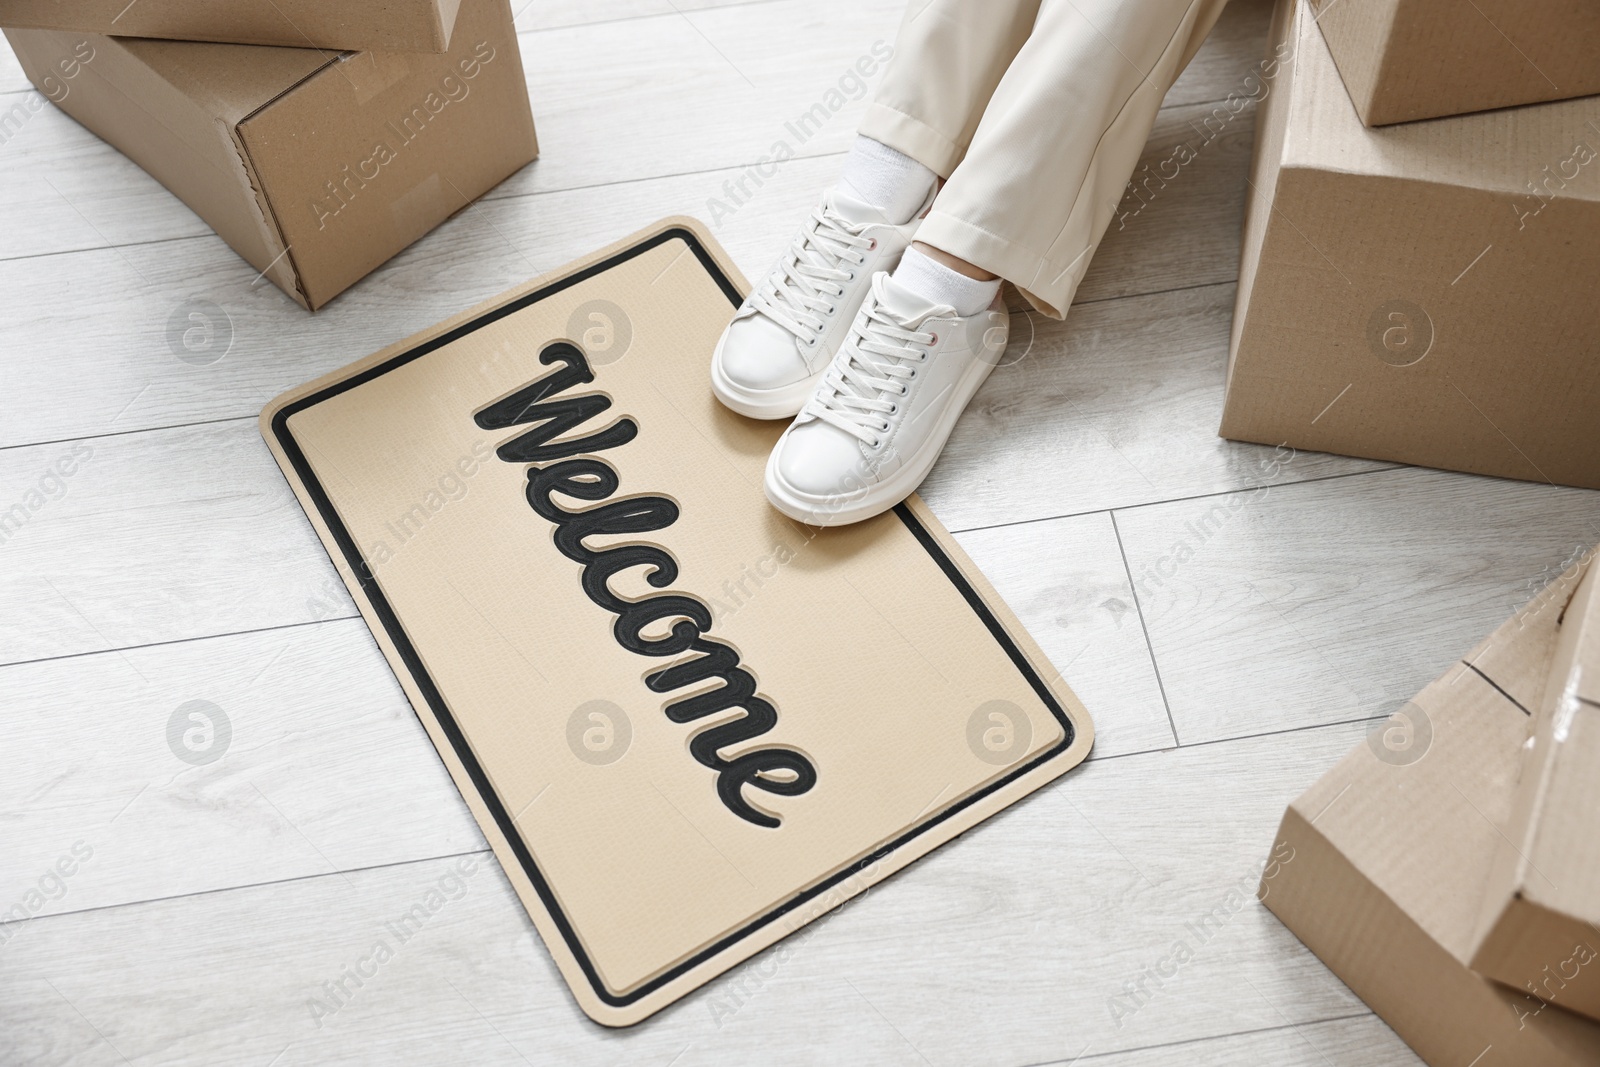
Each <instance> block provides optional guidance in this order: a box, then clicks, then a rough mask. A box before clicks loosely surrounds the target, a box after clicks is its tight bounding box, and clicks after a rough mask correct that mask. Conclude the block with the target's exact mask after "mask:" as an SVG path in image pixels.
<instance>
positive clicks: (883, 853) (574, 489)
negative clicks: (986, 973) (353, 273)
mask: <svg viewBox="0 0 1600 1067" xmlns="http://www.w3.org/2000/svg"><path fill="white" fill-rule="evenodd" d="M743 289H744V281H743V279H742V277H741V276H740V275H739V273H738V270H737V268H735V267H734V266H733V265H732V263H731V261H729V259H728V258H727V256H726V254H725V253H724V252H723V251H722V250H721V249H720V248H719V247H718V246H717V245H716V243H715V241H714V240H713V239H712V238H711V237H710V235H709V234H707V233H706V232H705V230H704V229H703V228H701V226H700V225H699V224H698V223H697V222H695V221H693V220H691V219H667V220H664V221H663V222H661V223H659V224H657V225H656V226H655V227H652V228H651V229H649V230H647V231H644V232H643V233H640V234H636V235H635V236H633V237H631V238H629V239H628V240H626V241H624V242H622V243H620V244H618V245H614V246H612V247H611V248H608V249H605V250H604V251H601V252H599V253H597V254H596V255H594V256H592V257H590V258H588V259H586V260H583V261H581V262H579V263H575V264H573V265H571V266H570V267H567V268H564V269H563V270H561V271H559V272H557V273H556V274H555V275H552V276H549V277H545V278H541V279H539V280H537V281H535V282H532V283H530V284H529V285H526V286H523V287H521V288H519V289H516V290H513V291H511V292H509V293H506V294H504V295H502V296H499V297H496V298H495V299H493V300H491V301H489V302H487V303H485V304H483V305H481V306H479V307H477V308H474V309H473V310H471V311H468V312H466V313H464V314H462V315H459V316H457V317H455V318H453V319H451V320H449V321H447V322H444V323H441V324H439V325H438V326H436V327H434V328H432V329H429V330H427V331H424V332H423V333H421V334H418V335H417V336H415V337H412V338H409V339H407V340H404V341H401V342H399V343H398V344H395V345H392V346H390V347H389V348H387V349H385V350H383V351H382V352H379V353H377V354H376V355H373V356H370V357H368V358H367V359H364V360H362V361H360V362H359V363H356V364H354V365H352V366H350V367H347V368H345V369H344V370H341V371H337V372H335V373H333V374H331V375H328V376H327V377H325V378H322V379H319V380H318V381H315V382H312V383H311V384H309V385H306V386H303V387H301V388H299V389H296V390H293V391H292V392H290V393H287V394H285V395H284V396H281V397H279V398H278V399H277V400H275V401H273V402H272V403H271V404H270V405H268V407H267V409H266V410H265V411H264V412H263V413H262V416H261V427H262V433H263V434H264V436H265V437H266V439H267V443H268V445H269V446H270V447H271V449H272V451H273V454H274V455H275V456H276V458H277V460H278V463H279V465H280V466H281V467H282V468H283V471H284V474H285V476H286V477H287V478H288V480H289V483H290V484H291V485H292V486H293V487H294V491H295V494H296V495H297V496H298V497H299V498H300V503H301V505H302V506H303V507H304V508H305V510H306V514H307V515H308V516H309V517H310V519H311V522H312V524H313V525H314V526H315V527H316V529H317V533H318V535H319V536H321V538H322V541H323V543H324V544H325V545H326V546H327V549H328V553H329V555H330V556H331V557H332V559H333V561H334V564H335V566H336V567H338V569H339V572H340V574H341V575H342V577H343V578H344V581H345V583H346V584H347V585H348V586H349V587H350V592H351V595H352V596H353V597H354V598H355V600H356V603H357V604H358V605H359V607H360V609H361V613H362V615H363V616H365V618H366V621H367V624H368V626H370V627H371V629H372V633H373V636H374V637H375V638H376V639H377V642H378V644H379V645H380V646H381V647H382V649H383V652H384V655H385V656H387V657H388V659H389V664H390V666H392V667H393V668H394V672H395V674H396V675H397V676H398V677H399V679H400V682H401V685H402V686H403V687H404V688H405V691H406V694H407V695H408V696H409V697H410V700H411V703H412V705H413V706H414V707H415V708H416V712H417V715H418V716H419V717H420V718H421V720H422V722H423V724H424V725H425V726H426V727H427V730H428V733H429V735H430V736H431V737H432V739H433V743H434V744H435V745H436V746H437V747H438V749H439V755H440V757H441V758H442V759H443V761H444V763H445V765H446V766H447V767H448V768H449V770H450V774H451V775H452V776H453V777H454V779H455V783H456V785H457V786H458V787H459V788H460V790H461V793H462V795H463V797H465V799H466V801H467V804H468V806H469V807H470V808H471V809H472V813H473V815H474V816H475V817H476V818H477V820H478V823H479V825H480V826H482V828H483V832H484V835H485V836H486V837H487V838H488V839H489V842H490V843H491V844H492V845H493V847H494V851H495V855H496V856H497V857H498V859H499V861H500V863H501V865H502V866H503V867H504V868H505V872H506V875H507V877H508V878H509V879H510V881H511V884H512V886H513V887H514V888H515V889H516V891H517V894H518V895H519V896H520V897H521V899H522V902H523V904H524V905H525V906H526V907H527V909H528V914H529V915H530V916H532V918H533V922H534V925H535V926H536V927H537V928H538V930H539V933H540V935H541V936H542V937H543V938H544V942H545V944H546V945H547V946H548V947H549V950H550V953H551V955H552V956H553V957H554V958H555V961H556V963H557V964H558V965H559V967H560V969H561V973H562V975H563V976H564V977H565V979H566V981H567V983H568V985H569V986H571V988H572V991H573V994H574V995H575V996H576V998H577V1000H578V1003H579V1005H580V1006H581V1007H582V1008H583V1010H584V1011H585V1012H586V1013H587V1014H588V1015H589V1016H590V1017H592V1018H593V1019H595V1020H596V1021H597V1022H600V1023H603V1024H606V1025H609V1026H626V1025H631V1024H633V1023H636V1022H638V1021H639V1020H640V1019H643V1018H645V1017H646V1016H648V1015H650V1014H651V1013H652V1012H655V1011H659V1010H660V1009H661V1008H663V1007H665V1006H666V1005H668V1004H670V1003H672V1002H673V1001H674V1000H676V999H678V998H679V997H681V996H683V995H684V994H685V993H687V992H689V991H690V990H692V989H694V988H695V987H697V986H699V985H701V984H702V983H704V982H706V981H708V980H709V979H711V978H713V977H715V976H716V975H718V974H720V973H721V972H723V971H726V970H727V969H729V968H730V967H733V966H734V965H735V964H737V963H739V962H740V961H741V960H744V959H746V958H748V957H750V956H751V955H753V954H754V953H756V952H759V951H760V950H761V949H763V948H765V947H766V946H768V945H771V944H772V943H773V942H775V941H777V940H779V939H780V938H782V937H784V936H785V935H787V934H790V933H792V932H794V931H795V930H797V929H798V928H800V927H801V926H803V925H805V924H806V923H808V922H810V921H811V920H813V919H816V918H817V917H819V916H820V915H822V914H824V913H826V912H827V911H828V910H830V909H832V908H834V907H837V906H838V905H839V904H840V903H842V902H843V901H845V900H847V899H849V898H850V897H852V896H854V895H856V894H858V893H861V892H862V891H864V890H866V889H868V888H869V887H870V886H872V885H873V884H875V883H876V882H877V881H879V880H881V879H882V878H884V877H885V876H887V875H889V874H891V873H893V872H894V871H896V870H898V869H899V868H901V867H904V866H905V865H906V864H908V863H910V862H911V861H912V860H914V859H916V858H917V857H919V856H922V855H924V854H926V853H927V852H929V851H930V850H932V849H934V848H936V847H937V846H939V845H940V844H943V843H944V842H946V841H948V840H950V839H951V838H952V837H955V836H956V835H957V834H960V833H961V832H962V831H964V830H966V829H968V828H970V827H971V826H973V825H975V824H976V823H978V822H980V821H981V820H983V819H985V818H987V817H988V816H990V815H993V814H994V813H995V812H997V811H999V810H1000V809H1002V808H1004V807H1005V806H1006V805H1007V804H1010V803H1012V802H1013V801H1016V800H1018V799H1019V798H1021V797H1023V796H1025V795H1026V794H1027V793H1029V792H1031V791H1032V790H1034V789H1037V788H1038V787H1039V786H1041V785H1043V784H1045V783H1046V782H1048V781H1050V780H1051V779H1053V778H1055V777H1056V776H1058V775H1060V774H1062V773H1064V772H1065V771H1067V770H1068V769H1070V768H1071V767H1073V766H1075V765H1076V764H1077V763H1079V762H1080V761H1081V760H1082V759H1083V757H1084V756H1085V755H1086V754H1087V752H1088V750H1089V746H1090V744H1091V739H1092V734H1093V727H1092V726H1091V725H1090V721H1089V717H1088V715H1087V713H1086V712H1085V711H1084V709H1083V706H1082V705H1081V704H1080V703H1079V702H1078V700H1077V698H1076V697H1075V696H1073V694H1072V692H1071V691H1070V690H1069V689H1068V688H1067V686H1066V685H1064V684H1063V683H1062V682H1061V680H1060V678H1059V677H1057V675H1056V672H1055V671H1054V670H1052V669H1051V667H1050V663H1049V660H1047V659H1046V658H1045V656H1044V655H1043V653H1041V652H1040V651H1039V649H1038V648H1037V647H1036V646H1035V645H1034V643H1033V641H1032V640H1031V639H1030V638H1029V636H1028V634H1027V632H1026V631H1025V630H1024V629H1023V628H1022V626H1021V625H1020V624H1019V623H1018V622H1017V620H1016V618H1015V617H1014V616H1013V615H1012V614H1011V612H1010V611H1009V610H1008V609H1007V608H1006V606H1005V604H1004V603H1003V602H1002V601H1001V600H1000V598H999V597H998V596H996V595H995V592H994V590H993V589H992V588H990V586H989V583H988V582H987V581H985V580H984V578H983V576H982V575H981V574H980V573H979V572H978V570H977V568H975V567H974V566H973V565H972V563H971V561H970V560H968V559H967V557H966V555H965V554H964V553H963V552H962V551H961V549H960V548H959V547H958V546H957V545H956V543H955V541H954V540H953V539H952V538H951V537H950V535H949V534H948V533H946V532H945V530H944V528H943V527H942V526H940V525H939V523H938V521H937V520H936V519H934V518H933V516H932V515H931V514H930V513H929V512H928V510H927V508H925V507H924V506H923V504H922V503H921V501H920V500H918V499H917V498H915V497H913V498H912V499H910V500H908V501H907V502H906V503H904V504H902V505H900V506H899V507H897V508H895V509H894V510H893V511H891V512H888V513H886V514H884V515H881V516H879V517H878V518H876V519H873V520H871V521H868V522H864V523H860V524H857V525H854V526H846V527H839V528H834V529H829V530H819V529H817V528H815V527H809V526H805V525H802V524H800V523H796V522H794V521H792V520H790V519H788V518H786V517H785V516H783V515H782V514H781V513H779V512H778V511H777V510H775V509H774V508H772V507H771V506H770V505H769V504H768V503H767V501H766V498H765V497H764V496H763V495H762V489H761V479H762V471H763V468H764V465H765V463H766V459H767V453H768V452H769V451H770V449H771V447H772V445H773V443H774V441H776V440H777V437H778V434H779V433H780V432H781V431H782V429H783V426H782V424H781V423H778V422H757V421H754V420H751V419H746V418H744V417H742V416H739V415H735V414H733V413H732V412H730V411H728V410H726V409H724V408H723V407H722V406H721V405H720V404H718V403H717V402H716V400H715V399H714V398H713V397H712V395H711V389H710V384H709V371H710V355H711V351H712V348H713V347H714V346H715V344H716V341H717V338H718V336H719V335H720V334H721V332H722V329H723V327H724V326H725V325H726V324H727V322H728V320H729V317H730V316H731V314H732V312H733V310H734V308H735V307H736V306H737V305H738V304H739V302H740V300H741V299H742V292H743Z"/></svg>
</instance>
